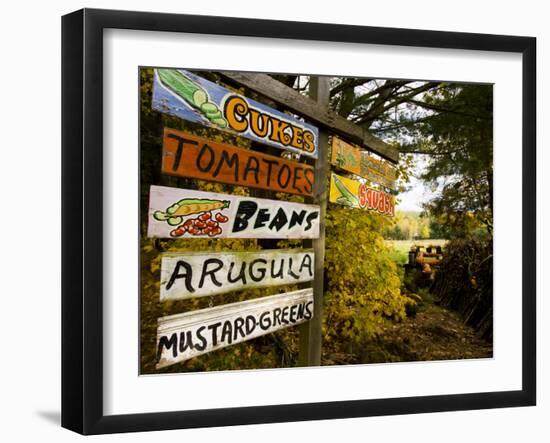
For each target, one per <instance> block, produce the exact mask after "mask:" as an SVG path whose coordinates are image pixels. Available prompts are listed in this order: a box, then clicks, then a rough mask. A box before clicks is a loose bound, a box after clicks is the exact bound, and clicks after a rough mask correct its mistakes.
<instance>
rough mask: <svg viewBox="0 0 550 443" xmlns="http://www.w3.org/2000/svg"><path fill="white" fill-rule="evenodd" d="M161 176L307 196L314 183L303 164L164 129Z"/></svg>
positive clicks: (312, 175)
mask: <svg viewBox="0 0 550 443" xmlns="http://www.w3.org/2000/svg"><path fill="white" fill-rule="evenodd" d="M262 146H264V145H262ZM264 147H265V146H264ZM162 172H163V174H167V175H173V176H176V177H192V178H198V179H201V180H209V181H214V182H219V183H227V184H230V185H236V186H249V187H251V188H258V189H269V190H270V191H275V192H287V193H290V194H297V195H306V196H308V195H311V194H312V193H313V181H314V179H315V173H314V170H313V168H312V167H311V166H309V165H306V164H305V163H299V162H296V161H291V160H286V159H284V158H281V157H275V156H273V155H267V154H263V153H261V152H257V151H252V150H248V149H242V148H237V147H235V146H231V145H228V144H226V143H219V142H215V141H213V140H209V139H207V138H204V137H199V136H196V135H193V134H190V133H188V132H183V131H177V130H175V129H170V128H164V138H163V151H162Z"/></svg>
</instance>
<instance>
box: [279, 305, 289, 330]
mask: <svg viewBox="0 0 550 443" xmlns="http://www.w3.org/2000/svg"><path fill="white" fill-rule="evenodd" d="M288 309H289V308H288V306H285V307H284V308H283V313H282V315H281V321H282V322H283V325H288V320H287V319H286V318H287V316H288Z"/></svg>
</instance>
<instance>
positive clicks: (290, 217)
mask: <svg viewBox="0 0 550 443" xmlns="http://www.w3.org/2000/svg"><path fill="white" fill-rule="evenodd" d="M319 214H320V209H319V206H317V205H306V204H302V203H292V202H286V201H280V200H267V199H263V198H252V197H243V196H238V195H229V194H218V193H214V192H203V191H195V190H191V189H180V188H168V187H164V186H154V185H153V186H151V188H150V191H149V213H148V220H149V226H148V231H147V236H148V237H157V238H178V237H182V236H185V237H199V238H200V237H201V236H203V237H204V236H207V237H212V238H316V237H317V236H318V235H319V224H320V223H319V220H320V218H319Z"/></svg>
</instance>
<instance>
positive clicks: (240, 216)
mask: <svg viewBox="0 0 550 443" xmlns="http://www.w3.org/2000/svg"><path fill="white" fill-rule="evenodd" d="M256 209H258V204H257V203H256V202H253V201H251V200H243V201H241V202H239V206H238V208H237V214H236V215H235V221H234V222H233V232H240V231H244V230H245V229H246V228H247V227H248V220H249V219H250V218H251V217H252V216H253V215H254V213H255V212H256Z"/></svg>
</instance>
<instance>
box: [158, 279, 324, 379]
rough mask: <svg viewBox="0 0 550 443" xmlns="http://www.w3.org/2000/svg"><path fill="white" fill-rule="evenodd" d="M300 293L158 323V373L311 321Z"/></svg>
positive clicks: (309, 298)
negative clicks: (161, 369)
mask: <svg viewBox="0 0 550 443" xmlns="http://www.w3.org/2000/svg"><path fill="white" fill-rule="evenodd" d="M313 315H314V313H313V290H312V289H311V288H309V289H303V290H300V291H294V292H288V293H285V294H278V295H273V296H269V297H262V298H258V299H254V300H247V301H244V302H240V303H233V304H229V305H222V306H216V307H214V308H208V309H202V310H198V311H191V312H186V313H183V314H176V315H171V316H167V317H162V318H159V319H158V329H157V365H156V367H157V369H160V368H164V367H166V366H170V365H172V364H174V363H178V362H181V361H185V360H188V359H190V358H193V357H196V356H198V355H201V354H206V353H207V352H212V351H215V350H217V349H221V348H224V347H226V346H229V345H233V344H237V343H241V342H243V341H247V340H250V339H253V338H256V337H259V336H261V335H265V334H269V333H271V332H274V331H277V330H279V329H284V328H288V327H290V326H294V325H298V324H300V323H303V322H306V321H308V320H311V319H312V318H313Z"/></svg>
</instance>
